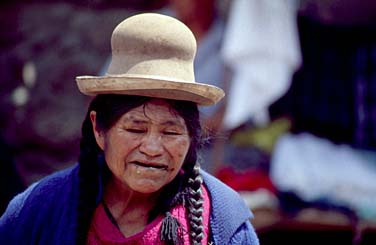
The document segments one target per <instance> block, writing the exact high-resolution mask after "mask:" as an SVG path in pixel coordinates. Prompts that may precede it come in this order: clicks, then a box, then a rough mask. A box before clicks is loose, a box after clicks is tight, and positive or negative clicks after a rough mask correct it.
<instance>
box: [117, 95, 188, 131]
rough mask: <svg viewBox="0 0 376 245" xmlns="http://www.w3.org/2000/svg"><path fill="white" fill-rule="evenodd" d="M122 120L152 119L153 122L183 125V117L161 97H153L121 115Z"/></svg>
mask: <svg viewBox="0 0 376 245" xmlns="http://www.w3.org/2000/svg"><path fill="white" fill-rule="evenodd" d="M123 119H124V120H133V121H152V122H155V123H166V122H169V123H175V124H183V125H185V122H184V119H183V118H182V117H181V116H180V115H179V114H178V113H177V112H176V110H175V109H174V108H173V107H172V106H171V105H170V104H168V103H167V102H166V101H165V100H162V99H153V100H150V101H148V102H146V103H145V104H143V105H141V106H139V107H136V108H134V109H132V110H130V111H128V112H127V113H125V114H124V115H123Z"/></svg>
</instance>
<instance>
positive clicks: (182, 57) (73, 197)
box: [0, 14, 258, 244]
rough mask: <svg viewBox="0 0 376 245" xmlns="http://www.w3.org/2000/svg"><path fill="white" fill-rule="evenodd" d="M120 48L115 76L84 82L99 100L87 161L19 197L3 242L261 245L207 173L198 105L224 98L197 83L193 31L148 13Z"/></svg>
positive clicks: (1, 224)
mask: <svg viewBox="0 0 376 245" xmlns="http://www.w3.org/2000/svg"><path fill="white" fill-rule="evenodd" d="M111 44H112V62H111V64H110V66H109V68H108V72H107V74H106V75H105V76H101V77H96V76H81V77H77V79H76V80H77V84H78V87H79V89H80V91H81V92H82V93H84V94H86V95H94V96H95V98H94V99H93V100H92V102H91V104H90V106H89V109H88V113H87V115H86V118H85V120H84V122H83V126H82V140H81V145H80V150H81V152H80V156H79V161H78V164H77V165H75V166H72V167H71V168H69V169H66V170H63V171H61V172H58V173H55V174H53V175H51V176H48V177H46V178H44V179H42V180H41V181H39V182H37V183H35V184H33V185H32V186H30V187H29V188H28V189H27V190H26V191H25V192H23V193H22V194H20V195H18V196H16V197H15V198H14V199H13V200H12V201H11V203H10V204H9V206H8V208H7V211H6V212H5V214H4V215H3V216H2V217H1V219H0V244H25V243H27V244H85V243H86V244H213V243H214V244H258V239H257V236H256V234H255V231H254V229H253V227H252V225H251V223H250V218H251V217H252V214H251V212H250V211H249V209H248V208H247V207H246V205H245V204H244V202H243V201H242V199H241V198H240V197H239V195H238V194H237V193H236V192H234V191H233V190H231V189H230V188H229V187H227V186H226V185H224V184H223V183H221V182H220V181H219V180H217V179H216V178H215V177H213V176H211V175H210V174H208V173H206V172H204V171H202V170H200V164H199V159H198V151H199V149H200V144H201V142H200V136H201V127H200V120H199V112H198V105H211V104H215V103H216V102H218V101H219V100H220V99H221V98H222V97H223V96H224V93H223V91H222V90H221V89H220V88H217V87H214V86H210V85H207V84H203V83H197V82H195V80H194V73H193V59H194V55H195V52H196V41H195V39H194V36H193V34H192V33H191V31H190V30H189V29H188V28H187V27H186V26H185V25H184V24H182V23H181V22H180V21H178V20H176V19H174V18H171V17H167V16H163V15H159V14H140V15H135V16H132V17H130V18H128V19H126V20H125V21H123V22H122V23H120V24H119V25H118V26H117V27H116V28H115V30H114V32H113V35H112V39H111Z"/></svg>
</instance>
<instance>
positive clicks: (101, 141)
mask: <svg viewBox="0 0 376 245" xmlns="http://www.w3.org/2000/svg"><path fill="white" fill-rule="evenodd" d="M96 119H97V112H96V111H91V112H90V120H91V124H92V125H93V132H94V136H95V140H96V141H97V144H98V146H99V148H101V149H102V150H104V135H103V132H102V131H100V129H99V128H98V126H97V121H96Z"/></svg>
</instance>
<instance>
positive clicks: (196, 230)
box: [186, 161, 204, 244]
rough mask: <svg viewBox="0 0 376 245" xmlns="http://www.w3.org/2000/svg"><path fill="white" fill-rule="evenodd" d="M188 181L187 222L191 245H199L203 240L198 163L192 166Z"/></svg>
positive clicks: (202, 206)
mask: <svg viewBox="0 0 376 245" xmlns="http://www.w3.org/2000/svg"><path fill="white" fill-rule="evenodd" d="M191 170H192V171H191V174H190V175H189V176H190V177H189V179H188V187H187V188H188V201H187V202H186V207H187V209H188V221H189V225H190V238H191V241H192V244H201V240H202V239H203V238H204V224H203V215H202V214H203V211H204V205H203V204H204V200H203V197H202V182H203V180H202V177H201V174H200V164H199V162H198V161H196V163H195V164H194V165H193V168H192V169H191Z"/></svg>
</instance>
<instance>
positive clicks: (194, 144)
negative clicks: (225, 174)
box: [76, 94, 204, 245]
mask: <svg viewBox="0 0 376 245" xmlns="http://www.w3.org/2000/svg"><path fill="white" fill-rule="evenodd" d="M150 99H151V98H147V97H142V96H129V95H109V94H103V95H97V96H96V97H95V98H94V99H93V101H92V102H91V104H90V105H89V108H88V112H87V115H86V117H85V119H84V122H83V125H82V138H81V142H80V155H79V159H78V161H79V195H78V205H77V227H76V243H77V244H85V243H86V239H87V234H88V230H89V227H90V224H91V221H92V217H93V214H94V211H95V209H96V207H97V205H98V203H99V201H100V200H98V193H99V192H100V188H101V186H100V183H101V178H102V181H104V182H105V181H106V180H107V179H108V178H109V176H110V170H109V169H108V167H107V165H106V164H103V163H104V162H105V160H104V156H103V151H102V150H101V149H100V148H99V146H98V145H97V143H96V140H95V137H94V133H93V127H92V124H91V120H90V112H91V111H96V113H97V117H96V118H97V119H96V120H97V121H96V123H97V125H98V127H99V129H101V130H103V131H107V130H109V129H110V128H111V127H112V126H113V125H114V124H115V123H116V122H117V120H118V119H119V118H120V117H121V116H122V115H123V114H124V113H126V112H128V111H130V110H132V109H133V108H136V107H138V106H141V105H144V104H145V103H146V102H147V101H148V100H150ZM167 102H168V103H169V104H170V105H171V107H172V108H173V109H174V110H175V111H176V112H177V114H178V115H180V116H181V117H182V118H183V119H184V120H185V123H186V126H187V129H188V132H189V136H190V139H191V144H190V147H189V150H188V153H187V156H186V158H185V161H184V163H183V166H182V171H180V173H179V174H178V175H177V177H176V178H175V179H174V180H173V181H171V182H170V183H169V184H167V185H166V186H165V187H163V189H162V192H161V195H160V197H159V198H158V200H157V203H156V205H155V207H154V208H153V209H152V210H151V212H150V215H149V222H150V221H152V220H153V219H154V218H155V217H156V216H157V215H159V214H160V213H164V214H165V218H164V219H163V222H162V227H161V231H160V239H161V241H164V242H165V244H168V245H170V244H171V245H172V244H173V245H175V244H182V243H183V239H182V235H183V233H184V232H185V231H184V230H183V229H182V227H181V224H180V223H179V221H178V220H177V219H176V218H174V217H173V216H172V215H171V214H170V212H169V210H171V208H172V207H174V206H176V205H178V204H183V205H184V206H185V207H186V210H187V217H188V223H189V237H190V240H191V243H192V244H201V240H202V238H203V236H204V226H203V217H202V214H203V198H202V177H201V175H200V173H199V170H200V164H199V160H198V150H199V148H200V147H201V126H200V119H199V112H198V108H197V105H196V104H195V103H193V102H189V101H176V100H167ZM99 198H101V197H99Z"/></svg>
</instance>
